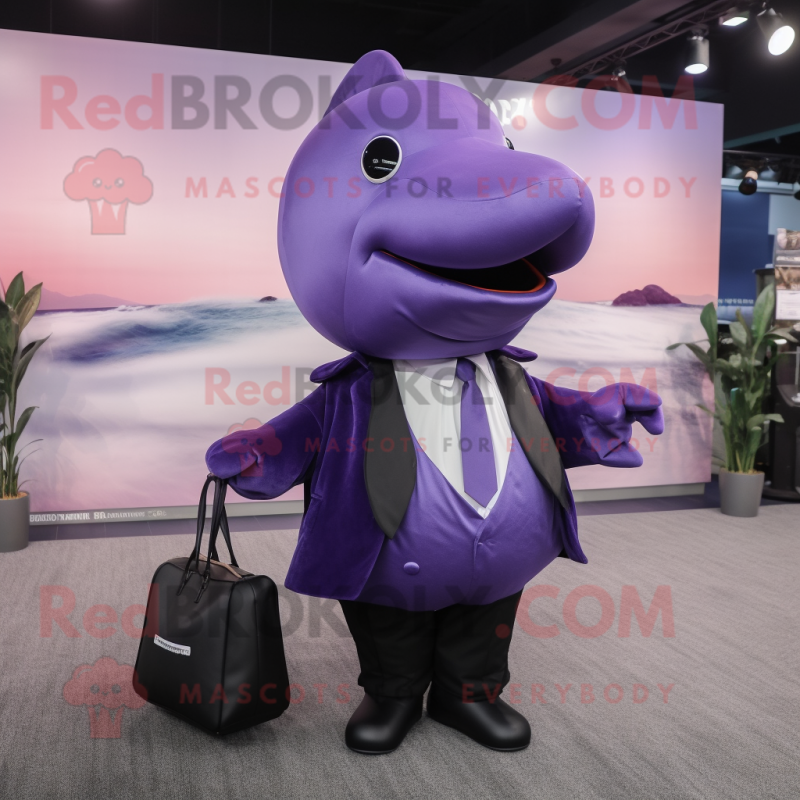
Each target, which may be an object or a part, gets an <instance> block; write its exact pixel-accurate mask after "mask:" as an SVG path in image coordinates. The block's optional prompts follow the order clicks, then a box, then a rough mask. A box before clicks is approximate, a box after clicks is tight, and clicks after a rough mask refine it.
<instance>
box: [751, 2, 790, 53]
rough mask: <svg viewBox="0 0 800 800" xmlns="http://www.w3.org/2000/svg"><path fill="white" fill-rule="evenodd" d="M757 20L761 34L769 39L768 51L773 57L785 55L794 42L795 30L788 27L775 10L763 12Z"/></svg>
mask: <svg viewBox="0 0 800 800" xmlns="http://www.w3.org/2000/svg"><path fill="white" fill-rule="evenodd" d="M756 19H757V20H758V26H759V27H760V28H761V32H762V33H763V34H764V36H765V37H766V39H767V49H768V50H769V52H770V53H772V55H773V56H779V55H781V54H782V53H785V52H786V51H787V50H788V49H789V48H790V47H791V46H792V42H793V41H794V28H793V27H792V26H791V25H787V24H786V21H785V20H784V19H783V17H782V16H781V15H780V14H778V13H777V12H776V11H775V10H774V9H772V8H768V9H766V11H762V12H761V13H760V14H759V15H758V16H757V17H756Z"/></svg>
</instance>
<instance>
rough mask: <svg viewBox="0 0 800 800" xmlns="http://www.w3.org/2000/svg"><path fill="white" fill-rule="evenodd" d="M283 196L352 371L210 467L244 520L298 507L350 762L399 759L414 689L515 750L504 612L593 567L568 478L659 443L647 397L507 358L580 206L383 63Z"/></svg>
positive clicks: (566, 186)
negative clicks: (352, 667)
mask: <svg viewBox="0 0 800 800" xmlns="http://www.w3.org/2000/svg"><path fill="white" fill-rule="evenodd" d="M312 182H313V185H314V186H315V187H317V190H316V191H313V192H311V191H309V187H310V186H312ZM285 186H286V187H287V188H286V190H285V196H284V197H283V198H282V200H281V206H280V214H279V220H278V237H279V238H278V244H279V252H280V259H281V265H282V267H283V272H284V274H285V276H286V281H287V283H288V285H289V289H290V290H291V293H292V296H293V298H294V300H295V301H296V303H297V305H298V306H299V308H300V310H301V311H302V313H303V315H304V316H305V318H306V319H307V320H308V322H309V323H310V324H311V325H313V326H314V328H316V329H317V331H319V332H320V333H321V334H322V335H323V336H325V337H326V338H328V339H329V340H331V341H332V342H334V343H336V344H337V345H339V346H340V347H343V348H345V349H346V350H348V351H351V352H350V355H348V356H346V357H345V358H343V359H341V360H340V361H336V362H334V363H331V364H325V365H323V366H321V367H319V368H317V369H316V370H315V371H314V373H313V374H312V376H311V379H312V381H314V382H316V383H319V384H320V385H319V387H318V388H317V389H316V390H315V391H314V392H313V393H311V394H310V395H309V396H308V397H306V398H304V399H303V400H301V401H300V402H298V403H297V404H296V405H294V406H293V407H292V408H290V409H289V410H288V411H286V412H284V413H283V414H281V415H280V416H278V417H275V418H274V419H273V420H271V421H270V422H269V423H268V424H266V425H264V426H262V427H261V428H259V429H256V430H248V431H237V432H235V433H232V434H230V435H229V436H227V437H225V438H223V439H221V440H220V441H218V442H216V443H215V444H214V445H212V447H211V448H210V449H209V451H208V455H207V463H208V467H209V469H210V470H211V471H212V472H213V473H215V474H216V475H218V476H220V477H222V478H227V479H228V480H229V481H230V485H231V486H232V487H233V488H234V489H235V491H236V492H238V493H239V494H240V495H242V496H244V497H247V498H253V499H259V500H262V499H269V498H273V497H278V496H279V495H281V494H283V493H284V492H286V491H287V490H288V489H289V488H290V487H292V486H295V485H298V484H303V485H304V487H305V498H306V509H305V515H304V517H303V523H302V526H301V528H300V534H299V541H298V544H297V549H296V550H295V553H294V557H293V559H292V563H291V566H290V568H289V572H288V575H287V577H286V586H287V587H288V588H289V589H292V590H293V591H296V592H300V593H303V594H308V595H314V596H316V597H327V598H336V599H337V600H339V601H340V603H341V605H342V609H343V612H344V616H345V619H346V620H347V624H348V627H349V628H350V632H351V633H352V635H353V638H354V640H355V644H356V649H357V651H358V658H359V663H360V669H361V672H360V675H359V679H358V682H359V684H360V685H361V686H362V687H363V688H364V692H365V694H364V698H363V700H362V702H361V704H360V705H359V707H358V708H357V709H356V711H355V712H354V714H353V715H352V717H351V719H350V721H349V723H348V725H347V728H346V731H345V741H346V743H347V745H348V747H350V748H351V749H352V750H355V751H357V752H361V753H371V754H377V753H388V752H391V751H392V750H393V749H395V748H396V747H397V746H398V745H399V744H400V743H401V742H402V740H403V738H404V737H405V735H406V733H407V732H408V730H409V729H410V728H411V727H412V726H413V725H414V723H415V722H417V721H418V720H419V719H420V717H421V714H422V706H423V695H424V694H425V692H426V690H427V689H428V687H429V686H430V692H429V693H428V700H427V711H428V715H429V716H430V717H431V718H432V719H434V720H436V721H437V722H439V723H442V724H444V725H448V726H450V727H452V728H455V729H456V730H459V731H461V732H462V733H464V734H466V735H467V736H469V737H471V738H472V739H474V740H475V741H477V742H479V743H480V744H482V745H484V746H486V747H490V748H493V749H495V750H506V751H511V750H521V749H523V748H524V747H526V746H527V745H528V744H529V742H530V736H531V732H530V726H529V724H528V722H527V720H526V719H525V718H524V717H523V716H522V715H521V714H519V713H518V712H517V711H516V710H515V709H513V708H512V707H511V706H510V705H508V704H507V703H506V702H505V701H504V700H503V699H502V697H501V692H502V689H503V687H505V685H506V684H507V683H508V681H509V677H510V676H509V671H508V651H509V645H510V642H511V632H512V629H513V626H514V618H515V614H516V609H517V604H518V602H519V598H520V594H521V592H522V589H523V587H524V586H525V584H526V583H527V582H528V581H529V580H530V579H531V578H533V577H534V576H535V575H536V574H537V573H539V572H540V571H541V570H542V569H543V568H544V567H545V566H547V564H549V563H550V562H551V561H552V560H553V559H555V558H556V557H558V556H564V557H567V558H570V559H572V560H573V561H578V562H581V563H586V557H585V556H584V554H583V551H582V550H581V546H580V543H579V542H578V536H577V529H576V517H575V505H574V503H573V500H572V493H571V491H570V488H569V484H568V482H567V478H566V474H565V471H564V470H565V468H567V469H568V468H570V467H578V466H582V465H587V464H605V465H607V466H612V467H636V466H639V465H640V464H641V463H642V459H641V456H640V455H639V453H638V452H637V451H636V450H635V449H633V448H632V447H631V446H630V445H629V440H630V437H631V425H632V424H633V422H635V421H638V422H641V424H642V425H643V426H644V427H645V429H646V430H647V431H649V432H650V433H654V434H658V433H661V432H662V430H663V417H662V412H661V409H660V405H661V400H660V399H659V398H658V397H657V396H656V395H655V394H653V393H652V392H649V391H647V390H646V389H644V388H643V387H640V386H635V385H631V384H616V385H613V386H607V387H605V388H604V389H602V390H601V391H599V392H595V393H594V394H590V393H586V392H578V391H573V390H570V389H565V388H561V387H555V386H552V385H550V384H547V383H544V382H543V381H540V380H538V379H536V378H533V377H531V376H530V375H529V374H528V373H527V372H526V371H525V370H524V368H523V367H522V366H521V365H520V362H526V361H532V360H533V359H534V358H535V357H536V356H535V355H534V354H533V353H530V352H526V351H524V350H521V349H519V348H516V347H513V346H510V345H509V342H510V341H511V340H512V339H513V338H514V337H515V336H516V335H517V334H518V333H519V332H520V331H521V330H522V328H523V327H524V326H525V324H526V323H527V322H528V321H529V320H530V318H531V317H532V316H533V314H535V313H536V312H537V311H538V310H539V309H540V308H542V307H543V306H544V305H545V304H546V303H547V302H548V301H549V300H550V299H551V298H552V297H553V294H554V293H555V290H556V284H555V282H554V281H553V279H552V275H554V274H555V273H558V272H561V271H563V270H566V269H569V268H570V267H572V266H574V265H575V264H577V263H578V261H580V259H581V258H582V257H583V255H584V254H585V253H586V250H587V249H588V247H589V244H590V242H591V239H592V233H593V230H594V206H593V202H592V197H591V194H590V192H589V190H588V188H587V187H586V185H585V184H584V183H583V182H582V181H581V180H580V178H579V177H578V176H577V175H576V174H575V173H574V172H572V171H571V170H570V169H568V168H567V167H565V166H564V165H563V164H560V163H558V162H556V161H553V160H552V159H549V158H544V157H542V156H538V155H533V154H530V153H524V152H520V151H515V150H514V149H513V145H512V143H511V142H510V141H509V140H508V139H506V137H505V136H504V134H503V129H502V127H501V126H500V123H499V121H498V120H497V119H496V118H495V116H494V115H493V114H492V113H491V112H490V111H489V109H488V108H487V107H486V106H485V105H484V104H483V103H480V102H478V101H477V100H476V98H475V97H474V96H473V95H471V94H470V93H469V92H467V91H466V90H464V89H461V88H459V87H456V86H452V85H449V84H441V83H439V82H436V81H411V80H409V79H408V78H406V76H405V75H404V73H403V70H402V69H401V67H400V65H399V64H398V63H397V61H396V60H395V59H394V58H393V57H392V56H390V55H389V54H388V53H385V52H382V51H375V52H372V53H368V54H367V55H365V56H364V57H363V58H361V59H360V60H359V61H358V62H357V63H356V64H355V66H353V68H352V69H351V70H350V72H349V73H348V74H347V76H346V77H345V79H344V80H343V81H342V83H341V85H340V86H339V88H338V89H337V90H336V92H335V94H334V96H333V99H332V101H331V104H330V107H329V108H328V110H327V112H326V114H325V116H324V117H323V118H322V120H321V121H320V122H319V124H318V125H317V126H316V127H315V128H314V129H313V130H312V131H311V133H310V134H309V135H308V137H307V138H306V139H305V141H304V142H303V144H302V145H301V146H300V149H299V150H298V151H297V154H296V155H295V157H294V160H293V161H292V164H291V166H290V168H289V171H288V173H287V175H286V180H285ZM293 187H295V188H293ZM295 189H296V190H295Z"/></svg>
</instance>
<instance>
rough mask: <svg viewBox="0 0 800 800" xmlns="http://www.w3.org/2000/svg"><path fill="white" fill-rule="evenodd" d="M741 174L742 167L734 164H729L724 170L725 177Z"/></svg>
mask: <svg viewBox="0 0 800 800" xmlns="http://www.w3.org/2000/svg"><path fill="white" fill-rule="evenodd" d="M741 175H742V168H741V167H739V166H737V165H736V164H731V165H730V166H729V167H728V169H726V170H725V177H726V178H731V179H734V178H739V177H741Z"/></svg>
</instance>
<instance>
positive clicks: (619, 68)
mask: <svg viewBox="0 0 800 800" xmlns="http://www.w3.org/2000/svg"><path fill="white" fill-rule="evenodd" d="M626 75H627V72H625V62H624V61H617V63H616V64H615V65H614V69H612V70H611V79H612V80H614V81H618V80H619V79H620V78H624V77H625V76H626Z"/></svg>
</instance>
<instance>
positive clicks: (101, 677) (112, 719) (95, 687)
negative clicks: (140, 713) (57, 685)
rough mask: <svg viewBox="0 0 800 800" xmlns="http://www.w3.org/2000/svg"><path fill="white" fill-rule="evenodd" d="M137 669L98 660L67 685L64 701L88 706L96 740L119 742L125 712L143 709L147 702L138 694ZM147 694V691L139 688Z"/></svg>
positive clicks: (80, 669) (77, 671)
mask: <svg viewBox="0 0 800 800" xmlns="http://www.w3.org/2000/svg"><path fill="white" fill-rule="evenodd" d="M135 680H136V676H135V675H134V672H133V667H131V666H129V665H128V664H117V662H116V661H115V660H114V659H113V658H108V657H105V656H104V657H103V658H98V659H97V661H95V662H94V664H81V666H79V667H76V668H75V671H74V672H73V673H72V677H71V678H70V679H69V680H68V681H67V682H66V684H64V691H63V695H64V699H65V700H66V701H67V702H68V703H69V704H70V705H71V706H87V707H88V711H89V731H90V734H91V738H92V739H119V738H120V736H121V734H122V712H123V711H124V710H125V709H126V708H141V707H142V706H143V705H144V704H145V700H144V699H143V698H142V697H140V696H139V695H138V694H136V692H135V691H134V688H133V684H134V681H135ZM139 688H140V689H141V691H142V693H143V694H144V693H145V690H144V687H141V686H140V687H139Z"/></svg>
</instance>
